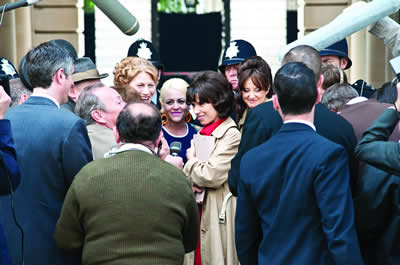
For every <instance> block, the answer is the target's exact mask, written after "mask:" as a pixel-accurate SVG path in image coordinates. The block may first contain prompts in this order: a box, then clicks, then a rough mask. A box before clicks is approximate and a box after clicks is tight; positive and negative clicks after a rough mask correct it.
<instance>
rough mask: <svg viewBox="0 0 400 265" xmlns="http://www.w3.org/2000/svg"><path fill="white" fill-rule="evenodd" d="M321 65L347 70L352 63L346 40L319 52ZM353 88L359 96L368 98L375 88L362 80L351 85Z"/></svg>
mask: <svg viewBox="0 0 400 265" xmlns="http://www.w3.org/2000/svg"><path fill="white" fill-rule="evenodd" d="M319 54H320V55H321V60H322V64H332V65H335V66H336V67H339V68H341V69H342V70H346V69H349V68H350V67H351V65H352V62H351V60H350V58H349V56H348V46H347V41H346V39H342V40H340V41H338V42H336V43H334V44H332V45H331V46H329V47H327V48H325V49H323V50H321V51H320V52H319ZM351 86H352V87H354V88H355V89H356V90H357V92H358V94H359V95H360V96H363V97H366V98H369V97H370V96H371V95H372V94H373V93H374V92H375V88H374V87H372V86H371V85H369V84H367V82H365V81H364V80H361V79H360V80H357V81H356V82H355V83H354V84H352V85H351Z"/></svg>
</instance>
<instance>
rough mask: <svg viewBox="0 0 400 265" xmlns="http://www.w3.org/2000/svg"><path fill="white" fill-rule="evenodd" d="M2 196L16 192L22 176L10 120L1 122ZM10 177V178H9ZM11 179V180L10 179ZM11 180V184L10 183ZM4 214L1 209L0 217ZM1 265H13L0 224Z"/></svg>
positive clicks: (0, 181) (0, 169)
mask: <svg viewBox="0 0 400 265" xmlns="http://www.w3.org/2000/svg"><path fill="white" fill-rule="evenodd" d="M0 156H1V160H2V162H0V195H6V194H9V193H10V192H11V190H10V184H11V187H12V190H13V191H15V189H16V188H17V186H18V184H19V182H20V174H19V168H18V164H17V160H16V159H17V156H16V153H15V147H14V142H13V139H12V133H11V125H10V121H8V120H0ZM7 175H8V176H7ZM9 178H10V179H9ZM9 180H10V181H11V182H9ZM2 214H4V213H3V212H2V209H1V208H0V215H2ZM0 264H2V265H9V264H11V260H10V255H9V254H8V248H7V241H6V238H5V236H4V232H3V228H2V225H1V224H0Z"/></svg>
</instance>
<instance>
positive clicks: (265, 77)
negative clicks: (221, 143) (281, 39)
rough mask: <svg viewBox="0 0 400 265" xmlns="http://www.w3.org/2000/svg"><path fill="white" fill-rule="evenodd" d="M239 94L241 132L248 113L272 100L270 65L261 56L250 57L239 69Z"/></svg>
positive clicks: (237, 106)
mask: <svg viewBox="0 0 400 265" xmlns="http://www.w3.org/2000/svg"><path fill="white" fill-rule="evenodd" d="M238 77H239V86H238V87H239V94H238V96H237V98H236V110H237V118H236V122H237V123H238V127H239V130H242V127H243V124H244V120H245V119H246V114H247V111H248V110H249V109H251V108H254V107H256V106H258V105H260V104H262V103H264V102H266V101H268V100H270V99H271V97H272V94H273V91H272V75H271V68H270V67H269V65H268V63H267V62H266V61H265V60H264V59H263V58H261V57H260V56H253V57H249V58H247V59H246V60H244V61H243V62H241V63H240V65H239V69H238Z"/></svg>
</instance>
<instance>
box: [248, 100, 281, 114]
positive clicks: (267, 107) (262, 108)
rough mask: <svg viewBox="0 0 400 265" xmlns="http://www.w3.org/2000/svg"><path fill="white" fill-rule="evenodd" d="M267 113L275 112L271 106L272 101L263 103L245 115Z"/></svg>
mask: <svg viewBox="0 0 400 265" xmlns="http://www.w3.org/2000/svg"><path fill="white" fill-rule="evenodd" d="M269 112H271V113H272V112H275V110H274V107H273V105H272V101H268V102H264V103H262V104H260V105H258V106H256V107H254V108H251V109H249V111H248V113H247V115H250V116H257V115H265V114H266V113H269Z"/></svg>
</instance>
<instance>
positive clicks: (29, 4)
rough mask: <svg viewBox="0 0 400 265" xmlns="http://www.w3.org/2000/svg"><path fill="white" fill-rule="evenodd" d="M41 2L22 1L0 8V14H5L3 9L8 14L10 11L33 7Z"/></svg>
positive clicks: (36, 0) (35, 0)
mask: <svg viewBox="0 0 400 265" xmlns="http://www.w3.org/2000/svg"><path fill="white" fill-rule="evenodd" d="M39 1H40V0H21V1H18V2H14V3H9V4H5V5H3V6H0V12H3V9H4V12H7V11H10V10H14V9H17V8H18V7H24V6H31V5H34V4H36V3H38V2H39Z"/></svg>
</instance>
